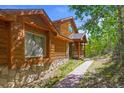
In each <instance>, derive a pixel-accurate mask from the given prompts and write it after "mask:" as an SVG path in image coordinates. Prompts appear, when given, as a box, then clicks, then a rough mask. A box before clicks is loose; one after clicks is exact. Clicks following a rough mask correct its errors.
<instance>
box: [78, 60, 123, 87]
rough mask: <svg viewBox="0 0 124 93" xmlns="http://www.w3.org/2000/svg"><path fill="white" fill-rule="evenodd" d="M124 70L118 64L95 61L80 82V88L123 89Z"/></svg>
mask: <svg viewBox="0 0 124 93" xmlns="http://www.w3.org/2000/svg"><path fill="white" fill-rule="evenodd" d="M123 82H124V68H123V66H122V65H120V63H119V62H118V63H117V62H107V63H104V62H101V60H97V61H95V62H94V63H93V64H92V65H91V66H90V67H89V69H88V71H87V73H86V74H85V76H84V77H83V79H82V80H81V82H80V85H79V87H82V88H87V87H88V88H104V87H108V88H113V87H114V88H115V87H124V83H123Z"/></svg>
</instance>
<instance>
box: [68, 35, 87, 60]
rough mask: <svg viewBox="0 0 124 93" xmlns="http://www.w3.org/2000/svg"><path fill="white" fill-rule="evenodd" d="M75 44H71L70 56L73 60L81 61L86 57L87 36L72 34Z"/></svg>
mask: <svg viewBox="0 0 124 93" xmlns="http://www.w3.org/2000/svg"><path fill="white" fill-rule="evenodd" d="M70 38H71V39H73V42H71V43H70V44H69V46H70V49H69V55H70V57H71V58H75V59H80V58H84V57H85V43H86V36H85V35H84V34H82V33H75V34H71V35H70Z"/></svg>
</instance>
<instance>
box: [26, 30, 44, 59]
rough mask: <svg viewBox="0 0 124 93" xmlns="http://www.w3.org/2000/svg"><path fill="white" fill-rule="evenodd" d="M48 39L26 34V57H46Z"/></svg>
mask: <svg viewBox="0 0 124 93" xmlns="http://www.w3.org/2000/svg"><path fill="white" fill-rule="evenodd" d="M45 47H46V37H45V36H44V35H37V34H33V33H31V32H26V36H25V56H26V57H40V56H45V55H46V52H45V51H46V49H45Z"/></svg>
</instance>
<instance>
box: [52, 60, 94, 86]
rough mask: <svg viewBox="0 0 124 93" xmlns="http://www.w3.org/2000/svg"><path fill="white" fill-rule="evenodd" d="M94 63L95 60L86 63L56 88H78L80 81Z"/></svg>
mask: <svg viewBox="0 0 124 93" xmlns="http://www.w3.org/2000/svg"><path fill="white" fill-rule="evenodd" d="M92 63H93V60H90V61H86V62H84V63H83V64H81V65H80V66H78V67H77V68H76V69H75V70H73V71H72V72H71V73H69V74H68V75H67V76H66V77H65V79H63V80H62V81H60V82H59V83H58V84H57V85H55V86H54V88H76V87H78V84H79V82H80V80H81V79H82V78H83V75H84V74H85V72H86V71H87V69H88V68H89V66H90V65H91V64H92Z"/></svg>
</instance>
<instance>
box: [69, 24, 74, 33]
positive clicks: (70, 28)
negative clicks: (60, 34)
mask: <svg viewBox="0 0 124 93" xmlns="http://www.w3.org/2000/svg"><path fill="white" fill-rule="evenodd" d="M68 31H69V32H73V29H72V27H71V25H70V24H69V26H68Z"/></svg>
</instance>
